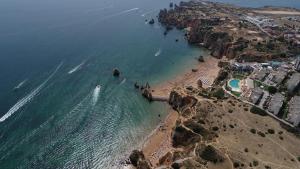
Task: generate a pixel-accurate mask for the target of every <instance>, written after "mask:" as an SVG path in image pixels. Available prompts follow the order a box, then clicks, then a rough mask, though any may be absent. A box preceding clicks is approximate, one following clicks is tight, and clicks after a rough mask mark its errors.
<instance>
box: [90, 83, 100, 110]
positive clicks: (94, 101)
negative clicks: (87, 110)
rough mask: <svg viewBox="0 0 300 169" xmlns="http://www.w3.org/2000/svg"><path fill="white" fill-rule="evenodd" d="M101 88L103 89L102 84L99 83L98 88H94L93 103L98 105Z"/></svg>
mask: <svg viewBox="0 0 300 169" xmlns="http://www.w3.org/2000/svg"><path fill="white" fill-rule="evenodd" d="M100 90H101V86H100V85H97V86H96V88H95V89H94V92H93V98H92V104H93V105H96V103H97V101H98V97H99V93H100Z"/></svg>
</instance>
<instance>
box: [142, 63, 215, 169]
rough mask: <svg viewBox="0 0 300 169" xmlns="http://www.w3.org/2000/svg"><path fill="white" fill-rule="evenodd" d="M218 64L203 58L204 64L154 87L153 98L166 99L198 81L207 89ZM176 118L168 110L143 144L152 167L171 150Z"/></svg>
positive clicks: (173, 112)
mask: <svg viewBox="0 0 300 169" xmlns="http://www.w3.org/2000/svg"><path fill="white" fill-rule="evenodd" d="M218 62H219V60H218V59H216V58H214V57H205V62H199V64H198V65H197V66H196V67H191V68H190V69H189V70H186V71H185V72H183V73H182V74H179V75H178V76H177V77H176V78H175V79H172V80H170V81H166V82H164V83H162V84H160V85H157V86H154V87H153V89H154V92H153V93H152V94H153V95H155V96H162V97H166V96H169V94H170V92H171V90H172V89H173V88H175V87H184V86H193V87H197V81H198V79H201V80H202V83H203V87H204V88H206V87H209V86H210V85H211V84H212V83H213V81H214V80H215V78H216V77H217V75H218V72H219V70H220V68H219V67H218ZM192 69H197V71H196V72H193V71H192ZM178 117H179V115H178V113H177V112H176V111H174V110H173V109H171V108H170V113H169V114H168V116H167V117H166V118H165V120H164V121H163V122H162V123H161V124H159V126H158V127H157V128H156V129H155V131H154V132H152V134H151V135H150V136H149V137H148V139H147V140H146V142H145V143H144V145H143V147H142V150H143V152H144V155H145V156H146V158H147V159H149V160H150V162H151V164H152V165H153V166H156V164H157V163H158V161H159V158H161V157H162V156H163V155H165V153H167V152H168V151H170V150H171V148H172V143H171V134H172V129H173V127H174V126H175V124H176V120H177V118H178Z"/></svg>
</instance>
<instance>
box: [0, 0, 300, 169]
mask: <svg viewBox="0 0 300 169" xmlns="http://www.w3.org/2000/svg"><path fill="white" fill-rule="evenodd" d="M170 2H171V1H169V0H162V1H161V0H160V1H159V0H154V1H153V0H126V1H125V0H44V1H39V0H26V1H24V0H0V4H1V5H0V25H1V26H0V168H1V169H14V168H19V169H22V168H33V169H34V168H37V169H40V168H101V169H105V168H109V169H112V168H120V161H122V160H123V159H124V158H126V156H128V154H129V153H130V151H131V150H133V149H135V148H139V147H140V145H141V144H142V143H143V140H144V139H145V138H146V137H147V136H148V135H149V133H150V132H151V131H152V130H153V129H154V128H155V127H156V126H157V125H158V124H159V123H160V122H161V120H163V118H164V117H165V116H166V115H167V111H168V107H167V106H166V105H165V104H162V103H149V102H148V101H146V100H145V99H143V98H142V96H141V95H140V93H139V92H138V91H137V90H136V89H134V87H133V85H134V83H135V82H138V83H140V84H141V83H146V82H149V83H150V85H155V84H159V83H161V82H163V81H166V80H170V79H172V78H174V77H175V76H176V74H178V73H179V72H182V71H184V70H187V69H190V68H191V67H193V64H196V62H195V58H196V57H197V56H199V55H206V54H207V53H208V52H207V51H205V50H203V49H199V48H196V47H193V46H189V45H188V44H187V43H186V41H185V39H184V37H183V34H184V33H183V32H181V31H177V30H173V31H171V32H170V33H169V34H168V35H167V36H164V35H163V32H164V28H163V27H162V26H161V25H160V24H159V23H157V21H156V23H155V24H154V25H149V24H147V22H146V20H150V19H151V18H156V16H157V14H158V12H159V9H162V8H167V7H168V6H169V3H170ZM172 2H177V3H178V2H179V1H172ZM223 2H233V3H236V4H240V3H241V2H242V1H238V0H223ZM276 2H278V5H290V6H292V7H300V5H299V3H298V2H297V3H296V2H295V1H293V0H287V1H283V2H279V1H276ZM274 3H275V1H271V0H265V1H261V0H260V1H254V0H253V2H252V1H251V3H250V1H249V2H248V1H247V3H243V4H242V5H247V6H254V7H256V6H257V5H274ZM175 39H179V41H178V42H176V41H175ZM114 68H118V69H119V70H120V71H121V76H120V77H119V78H114V77H113V76H112V70H113V69H114ZM97 85H100V87H97ZM159 115H161V117H159Z"/></svg>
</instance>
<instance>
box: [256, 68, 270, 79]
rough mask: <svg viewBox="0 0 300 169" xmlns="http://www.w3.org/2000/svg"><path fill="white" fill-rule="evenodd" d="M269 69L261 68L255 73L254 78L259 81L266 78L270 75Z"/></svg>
mask: <svg viewBox="0 0 300 169" xmlns="http://www.w3.org/2000/svg"><path fill="white" fill-rule="evenodd" d="M268 72H269V71H268V70H267V69H261V70H260V71H258V72H256V73H255V74H254V77H253V78H254V79H255V80H259V81H263V80H264V79H265V77H266V76H267V75H268Z"/></svg>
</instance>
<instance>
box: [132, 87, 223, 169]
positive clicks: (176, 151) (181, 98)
mask: <svg viewBox="0 0 300 169" xmlns="http://www.w3.org/2000/svg"><path fill="white" fill-rule="evenodd" d="M169 104H170V105H171V106H172V107H173V108H174V110H177V111H178V113H179V114H180V118H179V119H178V121H177V124H176V126H175V127H174V128H173V132H172V135H171V140H172V146H173V149H172V150H171V151H169V152H166V153H165V155H164V156H162V157H161V158H160V159H159V164H156V167H157V168H160V169H172V168H173V169H187V168H189V169H196V168H197V169H199V168H200V169H201V168H203V169H204V168H207V165H208V163H212V164H214V165H219V164H220V165H223V164H226V163H228V158H227V157H226V155H225V153H224V151H222V150H219V148H217V147H215V146H214V145H212V144H211V143H212V142H213V141H215V139H216V138H217V137H218V133H217V127H216V126H213V125H212V124H211V123H210V120H211V118H212V116H211V115H210V112H212V111H214V106H213V104H211V103H210V102H208V101H207V102H206V101H205V102H199V101H198V99H197V98H195V97H194V96H191V95H188V94H185V92H183V91H181V90H174V91H172V92H171V94H170V101H169ZM187 112H189V113H187ZM130 160H131V163H132V164H133V165H134V166H136V167H137V168H141V164H143V165H144V166H143V167H144V168H145V169H150V168H152V166H151V165H150V164H149V163H148V161H147V160H146V159H145V157H144V155H143V153H142V152H140V151H137V150H135V151H133V152H132V154H131V156H130ZM225 168H226V167H225Z"/></svg>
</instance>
